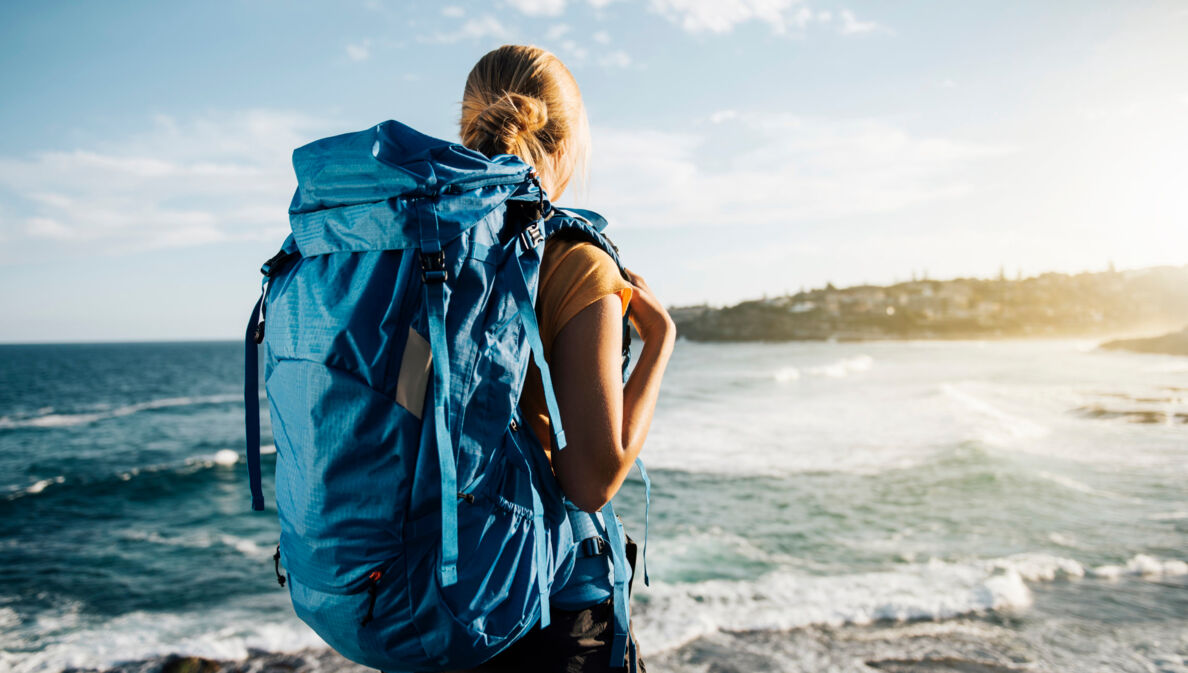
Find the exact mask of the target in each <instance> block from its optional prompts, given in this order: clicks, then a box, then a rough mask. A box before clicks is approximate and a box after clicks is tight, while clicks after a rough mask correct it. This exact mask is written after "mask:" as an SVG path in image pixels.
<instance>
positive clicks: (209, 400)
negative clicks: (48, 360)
mask: <svg viewBox="0 0 1188 673" xmlns="http://www.w3.org/2000/svg"><path fill="white" fill-rule="evenodd" d="M240 399H242V398H241V397H240V396H239V395H206V396H200V397H167V398H163V399H157V400H148V401H146V402H137V403H135V404H128V405H124V406H121V407H115V408H114V409H105V410H102V411H93V412H87V413H79V414H55V413H50V412H52V411H53V408H52V407H46V408H45V410H47V413H44V414H38V415H36V416H32V417H28V418H10V417H8V416H4V417H0V430H7V429H14V428H60V427H68V426H73V425H85V424H87V423H94V422H96V421H102V420H106V419H109V418H119V417H121V416H131V415H132V414H137V413H140V412H142V411H150V410H153V409H167V408H170V407H188V406H194V405H199V404H225V403H227V402H234V401H237V400H240ZM39 411H41V410H39Z"/></svg>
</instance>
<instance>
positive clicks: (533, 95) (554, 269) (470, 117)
mask: <svg viewBox="0 0 1188 673" xmlns="http://www.w3.org/2000/svg"><path fill="white" fill-rule="evenodd" d="M461 136H462V142H463V144H465V145H466V146H467V147H469V148H471V149H474V150H478V151H480V152H483V153H484V154H486V155H487V156H494V155H496V154H514V155H516V156H518V157H520V158H521V159H523V160H524V161H525V162H527V163H529V164H531V165H532V166H533V167H534V168H535V169H536V171H537V173H538V174H539V176H540V181H541V185H542V187H543V188H544V190H545V192H546V193H547V194H548V196H549V199H550V200H551V201H553V202H556V201H557V200H558V199H560V197H561V195H562V194H563V193H564V192H565V190H566V188H567V187H568V186H569V183H570V180H571V179H572V178H573V176H574V174H575V173H576V172H577V171H578V169H579V167H582V168H584V163H585V160H586V157H587V156H588V154H589V130H588V125H587V122H586V113H585V108H584V106H583V105H582V97H581V92H580V91H579V90H578V86H577V82H575V81H574V79H573V75H571V74H570V73H569V70H568V69H566V67H565V66H564V65H563V64H562V63H561V61H560V60H558V59H557V57H555V56H554V55H552V54H551V53H549V52H547V51H545V50H543V49H540V48H537V47H528V46H515V45H508V46H503V47H500V48H499V49H496V50H494V51H492V52H490V53H488V54H487V55H485V56H483V58H482V59H480V60H479V62H478V63H477V64H476V65H475V66H474V69H473V70H471V72H470V75H469V77H467V80H466V88H465V91H464V94H463V98H462V118H461ZM626 275H627V278H626V279H624V278H623V276H622V275H620V273H619V269H618V267H617V266H616V265H615V263H614V260H612V259H611V258H610V256H609V255H607V254H606V253H605V252H603V251H602V250H601V249H599V248H598V247H596V246H595V245H593V244H591V243H585V242H574V241H567V240H556V239H554V240H550V241H549V242H548V243H546V245H545V252H544V257H543V260H542V262H541V274H540V292H539V296H538V298H537V305H536V310H537V316H538V321H539V324H540V333H541V339H542V341H543V342H544V352H545V359H546V360H547V361H548V363H549V366H550V368H551V370H552V379H553V381H552V383H553V387H554V390H555V393H556V396H557V402H558V406H559V408H560V412H561V417H562V418H563V419H564V426H565V431H566V432H565V434H566V438H567V440H568V446H567V448H566V449H565V450H564V451H559V452H556V453H555V454H554V453H552V452H551V451H550V446H549V443H550V442H549V437H550V433H549V418H548V412H547V410H546V407H545V402H544V393H543V390H542V384H541V381H540V374H539V371H537V370H535V368H533V371H532V372H530V373H529V377H528V382H527V383H526V385H525V390H524V393H523V397H522V398H521V407H522V409H523V411H524V413H525V417H526V418H527V419H528V421H529V424H530V425H531V426H532V429H533V431H534V433H535V434H536V436H537V437H538V438H540V439H541V442H542V444H543V445H544V448H545V451H546V453H547V454H548V455H549V457H550V461H551V463H552V466H553V471H554V472H555V474H556V476H557V480H558V482H559V483H560V485H561V489H562V491H563V492H564V493H565V495H566V497H567V498H568V499H569V500H570V501H572V502H573V503H574V504H575V505H576V506H577V507H578V508H580V509H581V510H583V511H585V512H596V511H597V510H599V509H601V508H602V506H603V505H605V504H606V503H607V502H608V501H609V500H610V499H611V498H612V497H613V496H614V495H615V493H617V492H618V490H619V487H620V486H622V484H623V480H624V479H625V478H626V477H627V474H628V472H629V471H630V470H631V467H632V465H633V463H634V462H635V459H636V457H637V456H639V453H640V450H641V449H642V448H643V443H644V439H645V438H646V437H647V434H648V427H649V426H650V425H651V422H652V414H653V412H654V411H655V408H656V399H657V396H658V395H659V392H660V380H661V377H662V376H663V374H664V369H665V367H666V366H667V365H668V359H669V356H670V355H671V354H672V349H673V344H674V342H675V340H676V328H675V326H674V325H673V322H672V319H671V318H670V317H669V315H668V313H667V312H666V311H665V310H664V307H663V305H662V304H661V303H660V301H659V300H658V299H656V296H655V295H654V294H653V293H652V291H651V289H650V288H649V287H648V284H647V283H646V282H644V280H643V278H641V277H640V276H639V275H637V274H634V273H631V272H630V271H628V272H627V274H626ZM628 303H630V306H631V321H632V323H633V324H634V326H635V328H636V330H637V331H638V332H639V334H640V336H641V337H642V339H643V347H642V350H641V352H640V354H639V357H638V360H637V361H636V365H635V369H634V370H633V372H632V374H631V377H630V378H629V379H628V380H627V382H626V384H624V383H623V381H622V370H621V360H620V358H621V354H622V319H623V315H624V313H625V312H626V310H627V306H628ZM558 593H559V594H564V593H565V591H564V590H561V591H560V592H555V596H556V595H557V594H558ZM591 600H594V601H595V602H594V603H593V604H590V605H574V604H572V603H569V604H566V603H565V601H560V603H555V604H554V608H553V610H552V624H551V625H550V626H549V627H548V628H546V629H543V630H541V629H534V630H533V631H531V632H529V634H528V635H527V636H525V637H524V638H523V639H521V640H520V641H519V642H517V643H516V644H515V645H513V646H512V647H511V648H510V649H509V650H507V651H505V652H504V653H502V654H500V655H499V656H497V657H495V658H494V659H492V660H491V661H489V662H487V663H486V664H484V665H483V666H482V667H480V668H479V669H476V670H478V671H484V672H490V671H504V670H507V671H529V670H530V671H601V670H613V668H618V667H617V666H615V667H612V666H611V664H612V662H611V661H610V657H609V648H610V640H611V605H610V602H609V599H606V598H605V597H602V596H598V597H596V598H595V599H591ZM566 608H570V609H566ZM641 670H642V666H641Z"/></svg>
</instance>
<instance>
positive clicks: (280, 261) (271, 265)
mask: <svg viewBox="0 0 1188 673" xmlns="http://www.w3.org/2000/svg"><path fill="white" fill-rule="evenodd" d="M296 256H297V253H295V252H285V251H284V250H281V251H280V252H278V253H276V254H275V255H273V256H272V258H271V259H269V260H268V261H267V262H264V265H263V266H261V267H260V273H262V274H264V277H265V278H272V274H274V273H276V272H277V271H278V270H279V269H280V268H281V267H282V266H284V264H285V262H288V261H289V259H290V258H293V257H296Z"/></svg>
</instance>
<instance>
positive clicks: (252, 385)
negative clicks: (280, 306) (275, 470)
mask: <svg viewBox="0 0 1188 673" xmlns="http://www.w3.org/2000/svg"><path fill="white" fill-rule="evenodd" d="M265 287H267V286H265ZM262 310H264V293H260V298H259V299H257V300H256V306H255V308H253V309H252V317H251V319H249V320H248V325H247V334H245V335H244V339H243V344H244V349H243V407H244V434H245V435H246V437H247V468H248V484H250V487H251V490H252V509H253V510H255V511H257V512H262V511H264V489H263V487H262V486H261V485H260V363H259V361H258V357H259V355H258V353H257V349H256V326H257V324H259V322H260V311H262Z"/></svg>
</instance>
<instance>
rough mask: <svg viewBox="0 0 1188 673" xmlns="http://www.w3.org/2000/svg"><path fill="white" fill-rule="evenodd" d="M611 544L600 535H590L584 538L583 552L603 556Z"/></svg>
mask: <svg viewBox="0 0 1188 673" xmlns="http://www.w3.org/2000/svg"><path fill="white" fill-rule="evenodd" d="M608 547H609V545H607V543H606V540H603V539H602V538H600V537H588V538H586V539H585V540H582V553H583V554H585V555H586V556H588V557H589V556H602V555H603V554H605V553H607V551H608Z"/></svg>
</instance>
